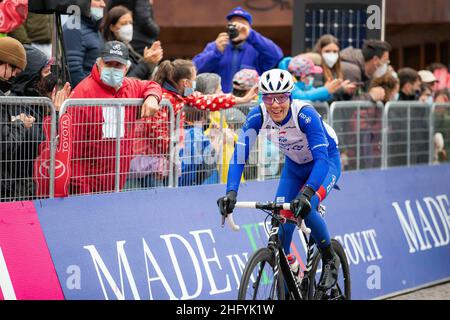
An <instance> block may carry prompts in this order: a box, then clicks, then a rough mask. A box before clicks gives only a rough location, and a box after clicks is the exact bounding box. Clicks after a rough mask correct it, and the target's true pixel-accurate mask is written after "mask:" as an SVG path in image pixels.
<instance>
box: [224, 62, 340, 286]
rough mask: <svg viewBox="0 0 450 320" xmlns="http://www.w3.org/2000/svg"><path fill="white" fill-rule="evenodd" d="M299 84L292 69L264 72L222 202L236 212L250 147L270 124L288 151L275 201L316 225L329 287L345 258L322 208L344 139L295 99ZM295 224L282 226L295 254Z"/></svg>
mask: <svg viewBox="0 0 450 320" xmlns="http://www.w3.org/2000/svg"><path fill="white" fill-rule="evenodd" d="M293 87H294V81H293V78H292V75H291V74H290V73H289V72H288V71H285V70H281V69H272V70H269V71H266V72H264V73H263V74H262V76H261V78H260V81H259V91H260V92H261V93H262V101H263V102H262V103H261V104H260V105H259V106H257V107H255V108H253V109H252V110H251V111H250V112H249V114H248V116H247V119H246V121H245V124H244V126H243V128H242V132H241V134H240V136H239V139H238V142H237V143H236V148H235V150H234V154H233V157H232V159H231V161H230V166H229V172H228V181H227V189H226V196H224V197H221V198H219V199H218V200H217V204H218V205H219V207H220V209H221V213H222V214H224V213H225V214H228V213H232V212H233V209H234V206H235V204H236V197H237V192H238V189H239V183H240V181H241V176H242V172H243V170H244V165H245V162H246V161H247V159H248V156H249V153H250V149H251V147H252V145H253V143H254V142H255V141H256V137H257V135H258V134H260V133H261V131H262V130H265V131H266V132H265V133H267V138H268V139H269V140H271V141H272V143H274V144H276V145H277V146H278V147H279V149H280V151H281V152H283V153H284V154H285V164H284V168H283V171H282V173H281V177H280V183H279V185H278V190H277V193H276V197H275V202H277V203H285V202H290V203H291V210H292V211H285V210H283V211H282V214H283V215H284V216H285V217H286V218H291V219H292V218H293V216H294V217H295V218H298V217H301V218H302V219H304V221H305V223H306V226H307V227H309V228H310V229H311V235H312V237H313V239H314V241H315V242H316V243H317V246H318V248H319V250H320V252H321V255H322V266H323V268H322V275H321V278H320V281H319V290H327V289H330V288H332V287H333V286H334V285H335V284H336V281H337V273H338V269H339V266H340V260H339V257H338V256H337V255H336V254H335V253H334V250H333V249H332V247H331V239H330V234H329V232H328V228H327V225H326V223H325V220H324V219H323V218H322V216H321V215H320V213H319V212H318V208H319V204H320V202H321V201H323V200H324V198H325V197H326V196H327V195H328V194H329V193H330V191H331V190H332V189H333V187H335V185H336V182H337V181H338V179H339V177H340V175H341V163H340V157H339V149H338V139H337V136H336V133H335V132H334V130H333V128H331V127H330V126H329V125H328V124H327V123H325V122H324V121H322V118H321V116H320V115H319V114H318V113H317V111H316V110H315V109H314V107H312V106H311V105H310V104H308V103H304V102H302V101H300V100H294V99H292V97H291V91H292V90H293ZM336 188H337V186H336ZM294 230H295V225H294V224H287V223H286V224H284V228H280V229H279V237H280V239H282V243H283V249H284V251H285V252H286V254H287V255H288V259H290V258H292V255H290V244H291V241H292V236H293V232H294ZM283 233H285V234H283Z"/></svg>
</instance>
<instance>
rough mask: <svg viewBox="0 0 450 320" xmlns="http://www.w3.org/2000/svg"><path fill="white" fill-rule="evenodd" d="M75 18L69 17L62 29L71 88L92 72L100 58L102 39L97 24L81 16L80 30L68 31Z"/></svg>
mask: <svg viewBox="0 0 450 320" xmlns="http://www.w3.org/2000/svg"><path fill="white" fill-rule="evenodd" d="M73 19H75V16H70V17H69V18H68V19H67V22H66V23H65V24H64V27H63V36H64V48H65V50H66V58H67V64H68V65H69V72H70V80H71V85H72V88H75V86H76V85H77V84H78V83H79V82H80V81H81V80H83V79H84V78H86V77H87V76H88V75H89V74H90V73H91V70H92V67H93V66H94V64H95V61H96V60H97V58H98V57H99V56H100V53H101V50H102V47H103V39H102V36H101V35H100V32H99V30H98V27H99V22H95V21H93V20H92V19H90V18H87V17H84V16H81V28H80V29H77V28H74V29H69V28H68V26H72V25H73V24H74V22H73Z"/></svg>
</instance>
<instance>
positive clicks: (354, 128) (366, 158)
mask: <svg viewBox="0 0 450 320" xmlns="http://www.w3.org/2000/svg"><path fill="white" fill-rule="evenodd" d="M329 124H330V125H331V126H332V127H333V128H334V130H335V131H336V134H337V136H338V139H339V148H340V151H341V162H342V167H343V170H360V169H368V168H380V167H381V136H382V105H378V104H375V103H372V102H370V101H339V102H333V103H332V104H331V107H330V117H329Z"/></svg>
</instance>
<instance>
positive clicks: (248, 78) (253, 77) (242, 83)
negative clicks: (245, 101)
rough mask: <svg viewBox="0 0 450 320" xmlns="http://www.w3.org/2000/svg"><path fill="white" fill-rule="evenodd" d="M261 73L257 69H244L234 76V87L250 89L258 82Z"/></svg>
mask: <svg viewBox="0 0 450 320" xmlns="http://www.w3.org/2000/svg"><path fill="white" fill-rule="evenodd" d="M258 81H259V75H258V72H257V71H256V70H253V69H242V70H240V71H238V72H236V73H235V75H234V77H233V87H234V88H236V89H238V90H250V89H251V88H253V87H254V86H256V85H257V84H258Z"/></svg>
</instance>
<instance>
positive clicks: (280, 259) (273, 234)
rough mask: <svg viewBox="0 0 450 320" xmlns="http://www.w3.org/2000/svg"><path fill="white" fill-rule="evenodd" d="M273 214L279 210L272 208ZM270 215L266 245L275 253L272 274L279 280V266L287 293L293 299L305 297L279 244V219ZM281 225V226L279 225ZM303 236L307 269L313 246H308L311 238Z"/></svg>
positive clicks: (310, 260) (309, 264)
mask: <svg viewBox="0 0 450 320" xmlns="http://www.w3.org/2000/svg"><path fill="white" fill-rule="evenodd" d="M273 214H274V216H275V217H277V216H279V210H277V209H276V210H274V211H273ZM274 216H272V221H271V225H272V227H271V230H270V232H269V241H268V245H267V247H268V248H269V249H270V250H272V251H273V252H274V255H275V268H274V276H275V278H276V279H277V281H279V279H280V277H279V276H278V272H279V270H278V267H281V272H282V274H283V278H284V281H285V283H286V286H287V288H288V292H289V294H291V295H292V296H291V298H293V299H295V300H303V299H305V297H303V295H302V291H301V283H299V281H298V279H297V277H295V276H294V274H293V273H292V271H291V268H290V266H289V263H288V261H287V257H286V254H285V252H284V249H283V247H282V245H281V241H280V238H279V236H278V231H279V229H280V225H281V222H280V220H279V219H277V218H275V217H274ZM281 227H282V226H281ZM303 235H304V237H305V240H306V241H307V243H308V257H307V265H308V266H309V270H310V269H311V264H312V260H313V253H314V246H311V247H310V243H311V240H312V238H310V241H308V239H307V237H306V235H305V234H303ZM309 270H308V269H307V270H305V276H304V279H305V278H306V276H307V273H306V272H307V271H309ZM276 287H277V286H276V283H274V286H273V288H272V289H275V288H276Z"/></svg>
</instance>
